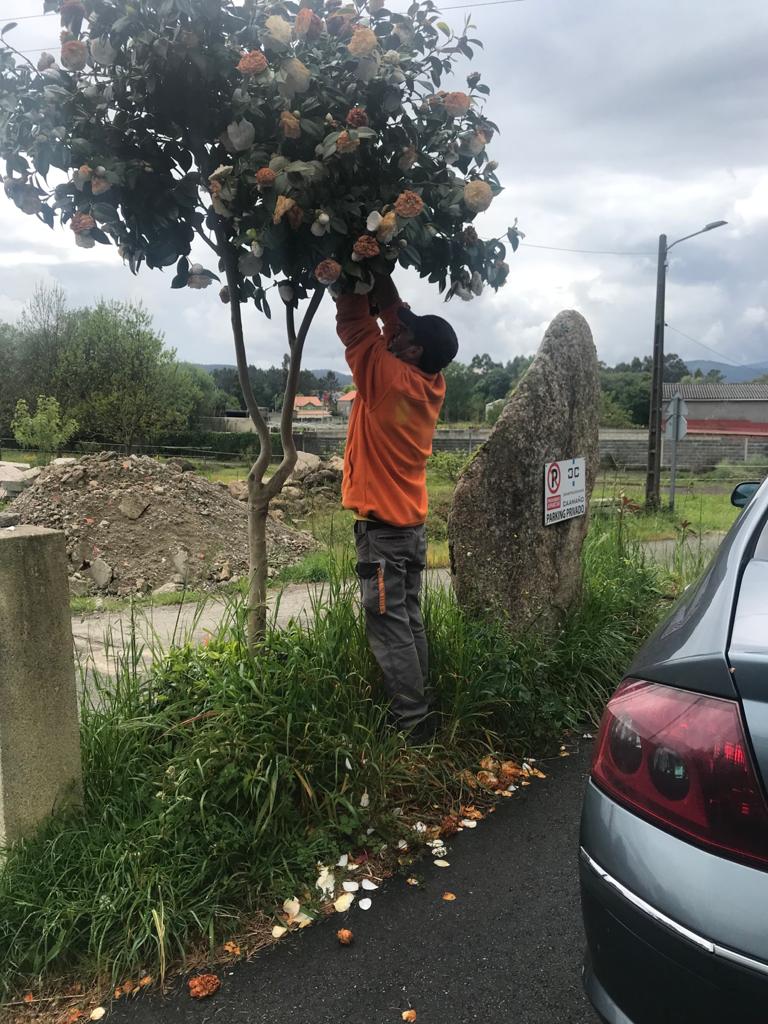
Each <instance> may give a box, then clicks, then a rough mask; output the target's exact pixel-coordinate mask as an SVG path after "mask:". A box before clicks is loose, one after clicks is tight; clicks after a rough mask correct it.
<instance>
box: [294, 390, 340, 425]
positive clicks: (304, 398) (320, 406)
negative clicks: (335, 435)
mask: <svg viewBox="0 0 768 1024" xmlns="http://www.w3.org/2000/svg"><path fill="white" fill-rule="evenodd" d="M293 418H294V420H296V421H297V422H303V423H317V422H320V423H322V422H327V421H330V419H331V409H330V406H329V405H328V403H327V402H323V401H322V399H320V398H317V396H316V395H297V396H296V398H295V400H294V403H293Z"/></svg>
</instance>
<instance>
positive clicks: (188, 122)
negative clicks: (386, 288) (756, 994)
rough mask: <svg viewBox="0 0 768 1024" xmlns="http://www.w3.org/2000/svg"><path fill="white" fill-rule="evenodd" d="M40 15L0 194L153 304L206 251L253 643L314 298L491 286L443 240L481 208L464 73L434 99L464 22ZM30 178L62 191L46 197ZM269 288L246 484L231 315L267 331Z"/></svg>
mask: <svg viewBox="0 0 768 1024" xmlns="http://www.w3.org/2000/svg"><path fill="white" fill-rule="evenodd" d="M45 10H47V11H54V10H57V11H59V13H60V16H61V21H62V28H63V37H62V39H63V43H62V52H61V67H58V66H56V62H55V61H54V59H53V58H52V57H50V56H48V55H43V57H42V58H41V59H40V61H39V63H38V66H37V67H35V66H34V65H32V64H31V63H30V62H29V61H28V60H27V59H26V58H25V57H23V56H22V55H20V54H18V53H17V52H12V51H11V49H10V47H9V44H7V43H6V49H5V51H4V52H2V53H0V78H2V91H3V104H2V109H1V110H0V153H1V155H2V156H4V157H5V159H6V166H7V172H8V177H7V178H6V180H5V186H4V187H5V191H6V194H7V195H8V197H9V198H10V199H11V200H12V201H13V202H14V203H15V204H16V206H17V207H18V208H19V209H20V210H21V211H23V212H24V213H27V214H29V215H31V216H35V217H37V218H38V219H40V220H42V221H44V222H45V223H47V224H49V225H51V226H53V224H54V222H55V221H56V220H57V219H58V220H59V221H61V222H62V223H63V224H68V225H69V227H70V229H71V231H72V233H73V236H74V240H75V242H76V244H77V245H79V246H83V247H92V246H93V245H96V244H97V243H109V242H110V241H112V242H114V243H115V244H116V245H117V246H119V251H120V254H121V255H122V256H123V258H124V259H125V261H126V262H127V263H128V265H129V266H130V268H131V270H132V271H134V272H136V271H137V270H138V269H139V267H140V266H141V264H142V263H146V264H147V266H148V267H151V268H160V267H167V266H171V265H173V264H175V265H176V275H175V277H174V279H173V285H172V286H173V287H175V288H184V287H189V288H204V287H208V286H209V285H210V283H211V281H212V280H214V279H216V274H215V273H214V272H213V271H211V270H208V269H207V268H205V267H203V266H202V265H201V264H198V263H190V260H189V256H190V254H191V249H192V243H193V241H194V240H195V239H196V238H197V239H198V240H199V241H201V242H202V243H203V244H204V245H206V246H208V247H209V248H210V249H211V250H212V252H213V254H214V257H215V265H216V267H217V269H218V270H219V271H220V272H221V273H223V275H224V277H225V280H226V285H225V288H224V289H223V290H222V294H221V297H222V299H223V301H225V302H227V301H228V302H229V304H230V313H231V322H232V332H233V337H234V342H235V352H236V357H237V367H238V374H239V380H240V385H241V388H242V390H243V395H244V398H245V404H246V407H247V409H248V412H249V414H250V416H251V418H252V420H253V422H254V425H255V427H256V431H257V433H258V437H259V442H260V450H259V456H258V458H257V460H256V462H255V464H254V466H253V467H252V469H251V471H250V473H249V476H248V490H249V502H248V512H249V547H250V555H251V571H250V588H249V631H250V636H251V639H252V640H254V639H255V638H257V637H258V636H259V635H261V633H262V632H263V630H264V626H265V622H266V532H265V531H266V519H267V512H268V508H269V503H270V501H271V499H272V498H273V497H274V496H275V495H276V494H277V493H279V491H280V490H281V488H282V487H283V485H284V484H285V482H286V480H287V479H288V476H289V475H290V473H291V471H292V469H293V466H294V465H295V461H296V457H297V455H296V448H295V445H294V440H293V434H292V413H293V399H294V396H295V394H296V389H297V386H298V383H299V373H300V368H301V357H302V352H303V349H304V345H305V342H306V338H307V333H308V331H309V328H310V325H311V323H312V319H313V317H314V315H315V313H316V311H317V308H318V306H319V304H320V302H321V300H322V297H323V287H322V286H333V287H334V289H337V290H342V291H351V290H354V291H357V292H361V293H366V292H367V291H368V290H370V288H371V287H372V283H373V275H374V274H375V273H387V272H390V271H391V270H392V268H393V267H394V266H395V264H396V263H398V262H399V263H400V264H401V265H403V266H406V267H415V268H416V269H417V270H418V271H419V272H420V273H421V275H422V276H424V277H427V278H428V279H429V281H431V282H432V283H434V284H437V285H438V286H439V287H440V288H441V289H446V288H447V289H449V294H459V295H460V296H461V297H462V298H466V299H469V298H471V297H472V296H473V295H474V294H477V293H479V292H481V291H482V289H483V287H484V285H485V284H486V283H488V284H490V285H491V286H492V287H494V288H497V287H499V286H500V285H502V284H503V283H504V281H505V280H506V277H507V274H508V267H507V265H506V263H505V262H504V256H505V247H504V245H503V244H502V243H501V242H500V241H499V240H498V239H493V240H491V241H490V242H487V243H485V242H482V241H481V240H480V239H479V238H478V235H477V233H476V231H475V230H474V228H473V227H472V226H471V225H470V226H468V227H465V225H466V224H467V222H469V221H472V220H473V219H474V217H475V216H476V214H477V213H479V212H482V211H483V210H486V209H487V208H488V207H489V206H490V204H491V202H492V200H493V198H494V196H495V195H496V194H497V193H498V192H499V190H500V185H499V182H498V179H497V177H496V174H495V164H494V163H489V162H488V159H487V157H486V146H487V145H488V143H489V141H490V140H491V138H492V136H493V134H494V131H495V130H496V127H495V125H494V124H493V123H492V122H491V121H489V120H488V119H487V118H486V117H485V115H484V112H483V109H482V103H483V97H484V96H485V95H486V94H487V93H488V91H489V90H488V87H487V86H486V85H485V84H483V83H482V82H481V76H480V73H479V72H477V71H475V72H473V73H472V74H470V76H469V78H468V80H467V81H468V90H469V91H468V92H463V91H454V92H444V91H443V92H441V91H436V90H439V87H440V84H441V81H442V79H443V77H444V76H445V75H446V74H448V73H449V72H451V70H452V68H453V64H454V62H455V61H456V59H457V58H459V57H460V56H462V55H464V56H466V57H469V58H470V59H472V58H473V57H474V46H476V45H477V42H476V41H474V40H472V39H470V38H469V31H470V26H469V22H467V23H466V24H465V27H464V30H463V32H462V33H461V34H460V35H459V36H454V35H453V34H452V33H451V30H450V29H449V28H448V26H447V25H445V24H444V23H443V22H441V21H440V16H439V14H438V13H437V11H436V9H435V7H434V4H433V3H432V2H431V0H418V2H414V3H412V4H411V6H410V7H409V8H408V12H407V14H402V13H396V12H390V11H388V10H387V9H386V8H384V7H383V4H382V0H368V2H366V0H361V2H360V4H359V6H357V7H339V5H338V0H328V3H327V4H326V5H325V6H324V5H323V3H322V2H321V0H305V2H304V6H302V7H301V8H299V7H298V6H297V5H296V4H294V3H290V2H284V3H272V2H269V0H247V2H246V3H245V4H242V5H241V4H237V3H235V2H234V0H142V2H141V3H135V2H134V3H129V2H126V0H84V2H83V3H81V2H80V0H63V2H61V0H45ZM323 15H325V18H324V17H323ZM4 38H5V39H6V40H7V39H8V35H7V34H6V35H5V37H4ZM51 168H55V169H57V170H58V171H61V172H64V174H65V175H66V179H67V180H66V181H64V182H62V183H61V184H59V185H57V186H56V187H55V188H54V189H53V190H52V189H51V188H50V187H49V185H48V184H47V175H48V173H49V171H50V170H51ZM508 234H509V238H510V241H511V243H512V246H513V248H515V247H516V245H517V241H518V234H517V231H516V229H515V228H511V229H510V230H509V232H508ZM269 282H273V283H275V284H278V283H279V287H280V297H281V299H282V301H283V303H284V304H285V316H286V333H287V341H288V350H289V353H290V366H289V372H288V374H287V381H286V386H285V391H284V394H285V400H284V402H283V414H282V421H281V439H282V447H283V459H282V461H281V463H280V465H279V466H278V467H277V469H276V471H275V473H274V474H273V475H272V476H271V478H270V479H268V480H265V472H266V470H267V468H268V466H269V464H270V461H271V454H272V447H271V441H270V435H269V430H268V428H267V425H266V423H265V421H264V419H263V417H262V415H261V413H260V411H259V408H258V403H257V400H256V396H255V395H254V393H253V389H252V388H251V385H250V380H249V375H248V365H247V359H246V351H245V339H244V335H243V323H242V315H241V304H242V303H244V302H251V301H252V302H255V304H256V306H257V307H258V308H259V309H260V310H261V311H262V312H263V313H265V314H266V315H267V316H269V315H270V306H269V301H268V296H267V291H268V289H269V287H270V285H269ZM304 300H308V301H307V307H306V311H305V312H304V315H303V317H302V319H301V322H300V325H298V326H297V323H296V319H295V315H296V309H297V307H298V306H299V305H300V304H301V303H302V302H303V301H304Z"/></svg>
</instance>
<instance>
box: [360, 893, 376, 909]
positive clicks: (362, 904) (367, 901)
mask: <svg viewBox="0 0 768 1024" xmlns="http://www.w3.org/2000/svg"><path fill="white" fill-rule="evenodd" d="M372 903H373V900H370V899H368V897H367V896H366V898H365V899H364V900H360V902H359V903H358V904H357V905H358V907H360V909H361V910H370V909H371V905H372Z"/></svg>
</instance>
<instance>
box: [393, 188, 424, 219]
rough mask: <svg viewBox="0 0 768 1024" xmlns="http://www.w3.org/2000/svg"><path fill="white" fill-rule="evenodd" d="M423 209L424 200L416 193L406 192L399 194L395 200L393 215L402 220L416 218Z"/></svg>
mask: <svg viewBox="0 0 768 1024" xmlns="http://www.w3.org/2000/svg"><path fill="white" fill-rule="evenodd" d="M423 209H424V200H423V199H422V198H421V196H420V195H418V194H417V193H416V192H410V191H408V190H406V191H405V192H401V193H400V195H399V196H398V197H397V199H396V200H395V213H396V214H397V216H398V217H402V218H403V219H404V220H405V219H407V218H409V217H418V216H419V214H420V213H421V211H422V210H423Z"/></svg>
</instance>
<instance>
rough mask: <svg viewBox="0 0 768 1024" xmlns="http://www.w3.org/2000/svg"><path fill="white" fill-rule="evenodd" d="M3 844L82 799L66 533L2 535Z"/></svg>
mask: <svg viewBox="0 0 768 1024" xmlns="http://www.w3.org/2000/svg"><path fill="white" fill-rule="evenodd" d="M0 708H1V709H2V713H0V844H5V843H10V842H13V841H15V840H16V839H18V838H20V837H22V836H25V835H28V834H29V833H31V832H32V831H34V829H35V828H36V826H37V825H38V824H40V822H42V821H43V820H44V819H45V818H46V817H47V816H48V815H49V814H51V812H52V811H54V810H56V809H58V808H60V807H62V806H64V805H66V804H69V803H72V802H76V801H77V800H79V797H80V787H81V768H80V735H79V726H78V720H77V690H76V688H75V668H74V649H73V644H72V626H71V620H70V614H69V588H68V586H67V559H66V552H65V548H64V534H63V533H60V532H57V531H54V530H46V529H44V528H42V527H38V526H20V527H18V528H17V529H15V530H3V531H0Z"/></svg>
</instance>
